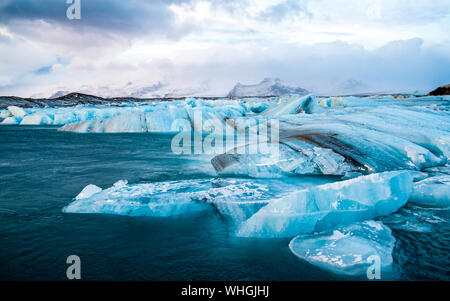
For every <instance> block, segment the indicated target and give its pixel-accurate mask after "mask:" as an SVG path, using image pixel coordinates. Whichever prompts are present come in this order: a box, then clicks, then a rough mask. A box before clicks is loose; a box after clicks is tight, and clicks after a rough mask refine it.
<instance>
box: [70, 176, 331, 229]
mask: <svg viewBox="0 0 450 301" xmlns="http://www.w3.org/2000/svg"><path fill="white" fill-rule="evenodd" d="M324 182H325V183H326V182H327V181H326V180H324V179H304V180H301V181H297V180H295V181H294V180H292V181H288V180H252V181H250V180H245V179H211V180H182V181H168V182H159V183H149V184H136V185H129V184H128V183H127V182H126V181H124V180H120V181H118V182H116V183H115V184H114V185H113V186H112V187H110V188H108V189H105V190H101V189H100V188H98V187H96V186H95V185H88V186H87V187H86V188H85V189H83V191H82V192H81V193H80V195H79V197H76V198H75V200H74V201H73V202H72V203H71V204H69V205H68V206H67V207H65V208H64V209H63V211H64V212H67V213H110V214H120V215H133V216H137V215H148V216H170V215H179V214H184V213H189V212H191V211H192V212H194V211H199V210H206V209H208V208H210V207H214V208H215V210H216V211H217V212H218V213H219V214H220V215H221V216H222V217H223V218H224V219H225V220H227V221H229V222H230V224H232V225H235V224H239V223H240V222H242V221H243V220H246V219H248V217H250V216H251V215H252V214H254V213H255V212H256V211H258V210H259V209H260V208H262V207H263V206H265V205H266V204H268V202H269V201H270V200H273V199H274V198H275V197H276V196H282V195H285V194H287V193H289V192H291V191H294V190H298V188H299V187H309V186H311V185H317V183H319V184H322V183H324ZM99 189H100V190H99ZM90 193H92V194H90Z"/></svg>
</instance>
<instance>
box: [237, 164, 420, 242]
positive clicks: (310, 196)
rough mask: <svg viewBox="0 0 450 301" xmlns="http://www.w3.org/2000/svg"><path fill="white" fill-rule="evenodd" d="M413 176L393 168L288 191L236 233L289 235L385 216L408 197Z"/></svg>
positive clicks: (272, 235) (265, 235) (401, 204)
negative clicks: (389, 170) (391, 170)
mask: <svg viewBox="0 0 450 301" xmlns="http://www.w3.org/2000/svg"><path fill="white" fill-rule="evenodd" d="M412 185H413V182H412V176H411V175H410V173H409V172H407V171H393V172H384V173H378V174H372V175H368V176H361V177H358V178H354V179H351V180H346V181H341V182H335V183H331V184H325V185H320V186H315V187H311V188H308V189H303V190H299V191H296V192H291V193H289V194H288V195H287V196H284V197H281V198H279V199H276V200H274V201H272V202H270V203H269V204H268V205H267V206H265V207H263V208H262V209H260V210H259V211H258V212H256V213H255V214H254V215H252V216H251V217H250V218H249V219H248V220H246V221H245V222H243V223H242V225H241V226H240V227H239V229H238V231H237V236H242V237H292V236H295V235H297V234H300V233H311V232H314V231H322V230H326V229H330V228H333V227H336V226H338V225H346V224H350V223H352V222H356V221H361V220H366V219H372V218H374V217H376V216H383V215H388V214H391V213H393V212H395V211H396V210H398V209H399V208H400V207H402V206H403V205H404V204H405V203H406V201H407V200H408V198H409V196H410V194H411V191H412Z"/></svg>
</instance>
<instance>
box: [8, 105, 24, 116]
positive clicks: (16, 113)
mask: <svg viewBox="0 0 450 301" xmlns="http://www.w3.org/2000/svg"><path fill="white" fill-rule="evenodd" d="M8 111H9V112H10V113H11V115H12V116H14V117H24V116H25V115H26V114H27V112H26V111H25V110H24V109H23V108H19V107H16V106H9V107H8Z"/></svg>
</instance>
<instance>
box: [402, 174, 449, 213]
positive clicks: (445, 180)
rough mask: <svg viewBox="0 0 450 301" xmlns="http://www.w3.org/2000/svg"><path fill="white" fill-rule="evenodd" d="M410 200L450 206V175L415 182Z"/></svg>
mask: <svg viewBox="0 0 450 301" xmlns="http://www.w3.org/2000/svg"><path fill="white" fill-rule="evenodd" d="M410 200H411V201H414V202H417V203H424V204H431V205H438V206H444V207H446V206H449V205H450V176H449V175H440V176H435V177H431V178H427V179H425V180H422V181H420V182H417V183H415V184H414V191H413V193H412V195H411V197H410Z"/></svg>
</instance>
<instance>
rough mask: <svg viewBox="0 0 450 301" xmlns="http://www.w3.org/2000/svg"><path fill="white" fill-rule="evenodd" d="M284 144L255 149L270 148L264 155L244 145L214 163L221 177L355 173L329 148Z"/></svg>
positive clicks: (223, 155)
mask: <svg viewBox="0 0 450 301" xmlns="http://www.w3.org/2000/svg"><path fill="white" fill-rule="evenodd" d="M284 142H285V143H284V144H278V143H270V144H266V145H264V146H262V144H259V145H256V146H255V149H261V148H262V147H265V148H266V149H267V151H266V153H265V154H259V153H257V154H250V153H248V152H249V151H248V149H249V148H250V147H251V146H249V145H245V146H241V147H238V148H235V149H232V150H230V151H228V152H227V153H225V154H221V155H218V156H216V157H214V158H213V159H212V160H211V163H212V165H213V166H214V168H215V169H216V171H217V172H218V173H220V174H227V175H230V174H231V175H247V176H251V177H255V178H259V177H264V178H272V177H282V176H285V175H321V174H323V175H340V176H343V175H345V174H346V173H349V172H352V171H356V167H355V166H353V165H352V164H350V163H348V162H346V161H345V158H344V157H343V156H341V155H339V154H337V153H335V152H333V151H332V150H330V149H327V148H320V147H316V146H314V145H313V144H310V143H307V142H302V141H294V142H291V141H288V140H286V141H284ZM288 144H289V146H288ZM300 144H301V146H300ZM245 152H247V153H248V154H246V153H245Z"/></svg>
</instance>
